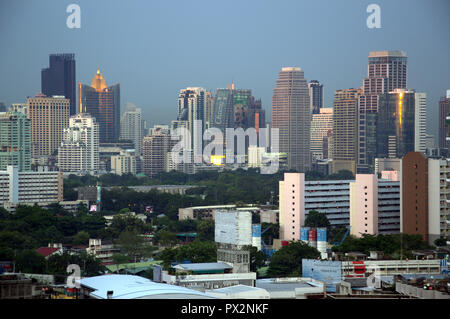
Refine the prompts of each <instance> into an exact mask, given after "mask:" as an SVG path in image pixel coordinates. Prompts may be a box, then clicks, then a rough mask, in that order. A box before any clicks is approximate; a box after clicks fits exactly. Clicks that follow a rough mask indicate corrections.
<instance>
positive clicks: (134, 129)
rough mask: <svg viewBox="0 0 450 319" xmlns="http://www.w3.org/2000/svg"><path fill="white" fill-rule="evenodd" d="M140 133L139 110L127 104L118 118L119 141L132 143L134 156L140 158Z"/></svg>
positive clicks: (140, 115) (141, 123)
mask: <svg viewBox="0 0 450 319" xmlns="http://www.w3.org/2000/svg"><path fill="white" fill-rule="evenodd" d="M142 132H143V121H142V114H141V109H140V108H137V107H136V105H134V104H132V103H127V104H126V105H125V110H124V112H123V114H122V117H121V118H120V139H121V140H128V141H133V144H134V149H135V152H136V156H140V155H141V153H142V138H143V135H142Z"/></svg>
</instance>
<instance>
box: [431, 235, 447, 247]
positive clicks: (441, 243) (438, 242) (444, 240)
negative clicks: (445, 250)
mask: <svg viewBox="0 0 450 319" xmlns="http://www.w3.org/2000/svg"><path fill="white" fill-rule="evenodd" d="M434 244H435V245H436V246H438V247H440V246H447V238H445V237H441V238H438V239H436V240H435V241H434Z"/></svg>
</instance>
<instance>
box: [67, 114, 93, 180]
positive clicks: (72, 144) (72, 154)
mask: <svg viewBox="0 0 450 319" xmlns="http://www.w3.org/2000/svg"><path fill="white" fill-rule="evenodd" d="M99 161H100V160H99V126H98V123H97V121H96V119H95V118H94V117H92V116H91V115H90V114H88V113H79V114H76V115H74V116H72V117H70V120H69V127H68V128H66V129H64V132H63V141H62V142H61V146H60V147H59V148H58V165H59V169H60V170H61V171H62V172H71V173H84V172H86V173H90V174H95V173H96V172H97V171H98V169H99Z"/></svg>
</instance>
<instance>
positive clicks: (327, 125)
mask: <svg viewBox="0 0 450 319" xmlns="http://www.w3.org/2000/svg"><path fill="white" fill-rule="evenodd" d="M319 111H320V113H316V114H313V115H312V121H311V156H312V159H313V161H314V160H317V159H324V158H327V157H324V154H323V139H324V137H327V136H328V135H329V134H332V133H331V132H332V131H333V108H321V109H320V110H319ZM330 131H331V132H330ZM327 154H328V152H327Z"/></svg>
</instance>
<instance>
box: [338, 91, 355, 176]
mask: <svg viewBox="0 0 450 319" xmlns="http://www.w3.org/2000/svg"><path fill="white" fill-rule="evenodd" d="M360 94H361V90H360V89H353V88H352V89H345V90H337V91H336V92H335V93H334V109H333V138H332V140H333V155H332V156H333V157H332V158H333V172H334V173H337V172H339V171H340V170H349V171H352V172H353V174H354V173H355V171H356V159H357V150H358V146H357V141H358V138H357V134H356V133H357V128H358V96H359V95H360Z"/></svg>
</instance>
